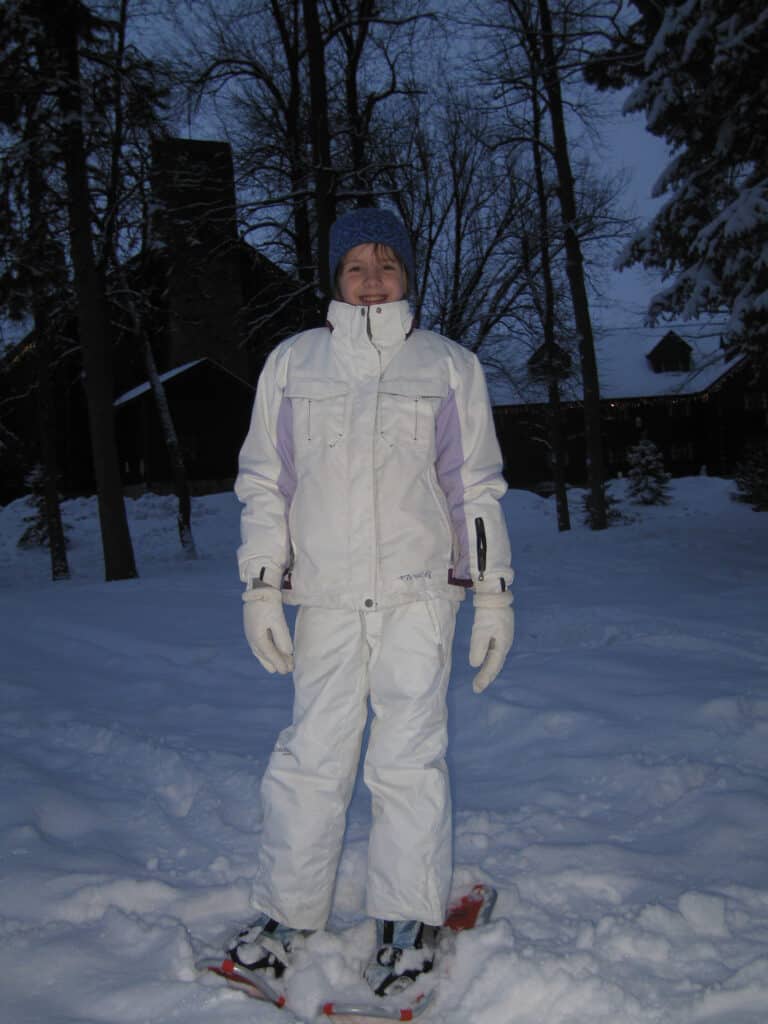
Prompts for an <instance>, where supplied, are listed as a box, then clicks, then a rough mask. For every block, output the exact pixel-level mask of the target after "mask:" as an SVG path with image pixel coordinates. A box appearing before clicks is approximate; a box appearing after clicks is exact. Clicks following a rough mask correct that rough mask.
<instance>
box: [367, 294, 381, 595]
mask: <svg viewBox="0 0 768 1024" xmlns="http://www.w3.org/2000/svg"><path fill="white" fill-rule="evenodd" d="M366 328H367V331H368V339H369V341H370V342H371V345H373V348H374V350H375V352H376V358H377V359H378V361H379V380H378V382H377V384H376V411H375V413H374V419H373V433H372V437H371V465H372V466H375V465H376V429H377V427H378V424H379V402H380V401H381V397H380V396H381V393H380V391H379V384H380V383H381V374H382V369H381V352H380V350H379V347H378V345H374V344H373V332H372V331H371V307H370V306H369V307H368V310H367V316H366ZM371 486H372V489H373V588H372V590H373V592H372V594H371V597H372V599H373V601H374V607H376V604H377V602H378V600H379V594H378V589H379V513H378V501H379V493H378V487H377V486H376V473H375V472H374V473H372V480H371Z"/></svg>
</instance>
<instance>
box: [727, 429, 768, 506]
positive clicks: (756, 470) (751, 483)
mask: <svg viewBox="0 0 768 1024" xmlns="http://www.w3.org/2000/svg"><path fill="white" fill-rule="evenodd" d="M735 479H736V487H737V492H736V494H735V495H734V497H735V498H736V499H737V501H744V502H746V503H748V504H750V505H751V506H752V508H753V509H754V510H755V512H768V442H763V443H762V444H753V445H751V446H750V447H749V448H748V449H747V451H746V453H745V455H744V458H743V460H742V461H741V462H740V463H739V465H738V466H737V468H736V476H735Z"/></svg>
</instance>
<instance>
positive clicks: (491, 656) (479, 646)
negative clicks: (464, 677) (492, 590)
mask: <svg viewBox="0 0 768 1024" xmlns="http://www.w3.org/2000/svg"><path fill="white" fill-rule="evenodd" d="M514 639H515V610H514V608H513V607H512V594H511V593H510V592H509V591H508V590H507V591H504V593H502V594H475V621H474V623H473V625H472V637H471V639H470V642H469V664H470V665H471V666H472V668H479V669H480V671H479V672H478V673H477V675H476V676H475V678H474V679H473V680H472V689H473V690H474V691H475V693H482V692H483V690H484V689H485V688H486V687H487V686H490V685H491V683H492V682H493V680H494V679H495V678H496V676H497V675H498V674H499V672H501V669H502V667H503V665H504V661H505V659H506V657H507V655H508V654H509V651H510V648H511V647H512V642H513V640H514Z"/></svg>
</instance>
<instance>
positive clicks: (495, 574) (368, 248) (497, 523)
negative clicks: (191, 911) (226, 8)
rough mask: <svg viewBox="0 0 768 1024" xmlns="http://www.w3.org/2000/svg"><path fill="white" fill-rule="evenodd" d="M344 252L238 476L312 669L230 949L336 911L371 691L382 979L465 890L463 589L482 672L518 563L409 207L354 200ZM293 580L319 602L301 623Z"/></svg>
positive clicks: (297, 653)
mask: <svg viewBox="0 0 768 1024" xmlns="http://www.w3.org/2000/svg"><path fill="white" fill-rule="evenodd" d="M330 265H331V273H332V275H333V277H334V280H335V285H336V296H337V297H336V299H335V300H334V301H333V302H331V304H330V308H329V310H328V322H327V324H326V326H325V327H320V328H317V329H316V330H310V331H306V332H303V333H301V334H299V335H296V336H295V337H293V338H290V339H288V340H287V341H285V342H283V343H282V344H281V345H279V346H278V347H277V348H276V349H275V350H274V351H273V352H272V354H271V355H270V357H269V359H268V360H267V363H266V365H265V367H264V370H263V373H262V374H261V377H260V379H259V384H258V389H257V394H256V401H255V404H254V410H253V417H252V421H251V426H250V430H249V433H248V436H247V437H246V440H245V443H244V445H243V448H242V451H241V454H240V471H239V475H238V479H237V483H236V486H235V489H236V493H237V496H238V498H239V499H240V501H242V502H243V504H244V509H243V513H242V525H241V529H242V545H241V546H240V548H239V550H238V562H239V567H240V576H241V579H242V580H243V582H244V583H245V585H246V591H245V593H244V595H243V597H244V624H245V633H246V637H247V639H248V642H249V644H250V646H251V649H252V650H253V653H254V654H255V655H256V657H257V658H258V659H259V661H260V662H261V663H262V665H263V666H264V667H265V668H266V669H267V670H268V671H270V672H280V673H288V672H291V671H292V672H293V681H294V690H295V698H294V709H293V721H292V724H291V726H290V727H289V728H288V729H286V730H284V732H283V733H281V735H280V737H279V738H278V741H277V745H276V746H275V749H274V752H273V754H272V756H271V759H270V762H269V765H268V767H267V770H266V773H265V776H264V779H263V783H262V799H263V808H264V821H263V832H262V839H261V848H260V856H259V866H258V873H257V876H256V880H255V883H254V888H253V897H252V898H253V904H254V906H255V907H256V908H257V909H258V911H259V912H260V913H259V916H258V918H257V919H256V920H255V921H254V922H252V923H251V924H250V925H249V926H248V927H247V928H245V929H243V930H242V931H241V932H240V933H239V934H238V935H237V936H236V937H235V939H234V940H233V942H232V943H231V948H230V949H229V951H228V952H229V955H230V956H231V957H232V958H233V959H235V960H236V961H238V962H239V963H241V964H244V965H245V966H248V967H251V968H255V969H259V968H272V969H273V970H274V971H275V973H276V974H277V975H278V976H279V975H280V974H282V972H283V970H284V968H285V964H286V963H287V960H288V957H289V955H290V950H291V944H292V942H293V940H294V938H295V936H296V934H297V932H306V931H312V930H315V929H319V928H323V927H324V926H325V924H326V921H327V918H328V915H329V913H330V908H331V901H332V896H333V888H334V882H335V877H336V870H337V866H338V861H339V856H340V854H341V844H342V838H343V834H344V827H345V818H346V809H347V805H348V802H349V799H350V796H351V792H352V786H353V783H354V780H355V775H356V771H357V765H358V759H359V756H360V746H361V739H362V735H363V730H364V727H365V723H366V720H367V715H368V704H369V702H370V707H371V709H372V713H373V718H372V726H371V732H370V740H369V744H368V748H367V751H366V755H365V763H364V778H365V782H366V784H367V786H368V788H369V789H370V792H371V796H372V813H373V824H372V828H371V833H370V842H369V851H368V879H367V893H366V904H367V911H368V913H369V914H370V915H371V916H372V917H374V918H376V920H377V949H376V952H375V955H374V956H373V957H372V959H371V961H370V963H369V965H368V967H367V968H366V971H365V974H366V978H367V979H368V981H369V983H370V984H371V986H372V988H373V989H374V991H375V992H376V993H377V994H380V995H384V994H385V993H391V992H392V991H395V990H399V989H400V988H402V987H404V986H405V985H407V984H409V983H410V982H411V981H412V980H413V979H414V978H415V977H416V976H417V975H418V974H419V973H420V972H421V971H424V970H429V968H430V967H431V966H432V961H433V957H434V944H435V936H436V932H437V928H438V927H439V926H440V924H441V923H442V921H443V918H444V914H445V910H446V904H447V900H448V896H449V890H450V883H451V870H452V862H451V808H450V795H449V785H448V775H447V770H446V765H445V750H446V740H447V724H446V703H445V693H446V688H447V685H448V679H449V675H450V667H451V646H452V641H453V631H454V623H455V618H456V610H457V608H458V602H460V601H461V600H462V599H463V598H464V594H465V591H466V590H467V589H469V588H471V589H473V591H474V605H475V619H474V625H473V630H472V639H471V648H470V663H471V664H472V665H473V666H474V667H478V668H479V669H480V671H479V672H478V673H477V675H476V677H475V679H474V689H475V691H476V692H480V691H482V690H483V689H485V687H486V686H487V685H488V684H489V683H490V682H492V680H493V679H494V678H495V677H496V675H497V674H498V673H499V671H500V670H501V667H502V665H503V663H504V659H505V657H506V655H507V653H508V651H509V649H510V647H511V645H512V640H513V636H514V614H513V609H512V596H511V593H510V585H511V583H512V576H513V573H512V569H511V568H510V555H509V542H508V538H507V532H506V528H505V524H504V519H503V515H502V511H501V507H500V504H499V501H500V498H501V497H502V495H503V494H504V492H505V491H506V485H505V482H504V479H503V477H502V472H501V456H500V452H499V447H498V443H497V440H496V435H495V431H494V426H493V419H492V416H491V410H490V405H489V402H488V395H487V390H486V385H485V379H484V376H483V372H482V369H481V367H480V363H479V361H478V359H477V358H476V356H474V355H473V354H472V353H471V352H469V351H468V350H467V349H465V348H463V347H461V346H460V345H458V344H456V343H455V342H453V341H449V340H448V339H446V338H443V337H441V336H440V335H438V334H435V333H433V332H430V331H424V330H419V329H415V328H414V325H413V317H412V315H411V312H410V309H409V305H408V302H407V301H406V295H407V293H408V289H409V287H410V286H411V285H412V284H413V281H414V264H413V254H412V250H411V244H410V240H409V238H408V234H407V232H406V230H405V227H404V226H403V224H402V223H401V222H400V221H399V220H398V219H397V217H395V216H394V215H393V214H392V213H390V212H389V211H387V210H383V209H359V210H354V211H352V212H351V213H348V214H346V215H345V216H343V217H341V218H340V219H339V220H338V221H337V222H336V223H335V224H334V226H333V228H332V231H331V240H330ZM283 602H285V603H288V604H295V605H299V606H300V607H299V611H298V615H297V618H296V627H295V643H292V641H291V636H290V633H289V630H288V627H287V625H286V621H285V617H284V614H283ZM413 950H417V951H420V952H417V953H415V954H414V953H413V952H412V951H413ZM406 951H409V955H408V956H406V957H405V958H404V957H403V953H404V952H406Z"/></svg>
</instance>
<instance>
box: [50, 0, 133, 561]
mask: <svg viewBox="0 0 768 1024" xmlns="http://www.w3.org/2000/svg"><path fill="white" fill-rule="evenodd" d="M55 27H56V44H57V48H58V52H59V63H60V72H59V73H60V81H59V83H58V86H57V94H58V102H59V106H60V108H61V114H62V119H63V123H64V129H63V130H64V159H65V170H66V186H67V207H68V213H69V236H70V245H71V256H72V265H73V269H74V278H75V291H76V295H77V319H78V330H79V335H80V345H81V348H82V353H83V368H84V371H85V390H86V397H87V402H88V419H89V425H90V433H91V450H92V454H93V467H94V473H95V476H96V484H97V489H98V507H99V522H100V526H101V540H102V548H103V553H104V573H105V578H106V579H107V580H121V579H132V578H134V577H135V576H137V575H138V574H137V572H136V563H135V560H134V555H133V545H132V544H131V535H130V532H129V530H128V519H127V516H126V511H125V501H124V499H123V485H122V480H121V478H120V466H119V461H118V452H117V440H116V437H115V421H114V408H113V394H112V373H111V338H110V328H111V325H110V322H109V314H108V308H107V300H106V293H105V288H104V279H103V276H102V275H101V274H100V273H99V272H98V269H97V266H96V262H95V258H94V252H93V238H92V233H91V221H90V194H89V187H88V173H87V168H86V159H85V141H84V135H83V125H82V101H81V97H80V61H79V53H78V39H77V33H76V23H75V20H74V17H68V16H67V14H66V13H64V12H61V13H60V15H59V16H58V17H57V19H56V23H55Z"/></svg>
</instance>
